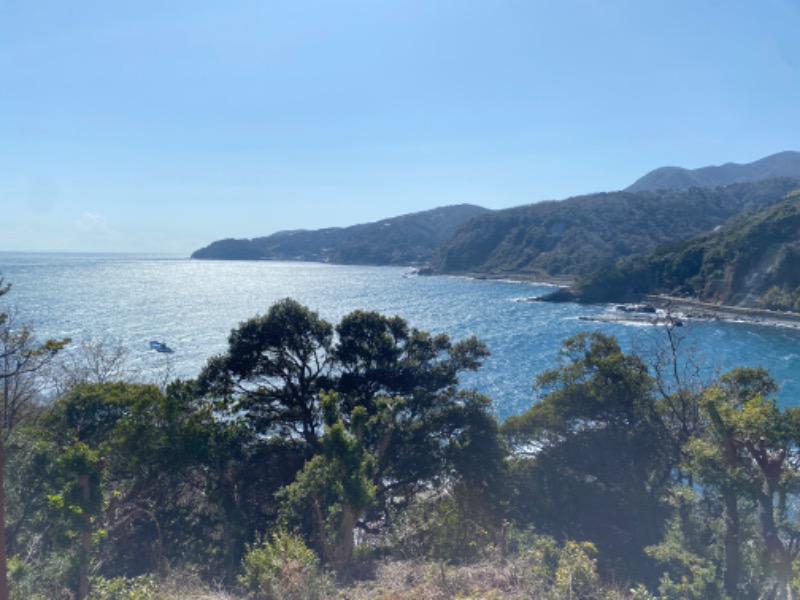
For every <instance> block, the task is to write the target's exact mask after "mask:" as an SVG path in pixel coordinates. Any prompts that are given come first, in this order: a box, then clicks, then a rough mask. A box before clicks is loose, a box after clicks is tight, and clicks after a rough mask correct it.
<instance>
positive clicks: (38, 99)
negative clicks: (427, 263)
mask: <svg viewBox="0 0 800 600" xmlns="http://www.w3.org/2000/svg"><path fill="white" fill-rule="evenodd" d="M798 31H800V1H799V0H758V1H755V0H479V1H477V0H319V1H312V0H281V1H274V0H231V1H223V0H191V1H185V2H183V1H172V0H137V1H135V2H132V1H130V2H129V1H127V0H113V1H109V0H0V250H22V251H26V250H42V251H51V250H55V251H108V252H116V251H148V252H165V253H179V254H186V255H188V254H189V253H190V252H191V251H192V250H195V249H197V248H199V247H202V246H205V245H207V244H208V243H210V242H212V241H214V240H217V239H221V238H226V237H248V238H249V237H256V236H261V235H267V234H270V233H273V232H275V231H278V230H283V229H298V228H309V229H315V228H319V227H327V226H345V225H352V224H355V223H360V222H368V221H373V220H377V219H380V218H385V217H391V216H396V215H399V214H404V213H408V212H413V211H418V210H425V209H429V208H434V207H436V206H443V205H447V204H457V203H462V202H469V203H474V204H479V205H482V206H485V207H489V208H505V207H510V206H517V205H520V204H528V203H532V202H537V201H541V200H546V199H560V198H565V197H568V196H573V195H578V194H583V193H590V192H596V191H609V190H615V189H621V188H624V187H626V186H627V185H629V184H631V183H632V182H633V181H634V180H636V179H637V178H638V177H640V176H641V175H643V174H644V173H646V172H647V171H649V170H651V169H654V168H656V167H660V166H665V165H676V166H683V167H688V168H695V167H701V166H707V165H713V164H721V163H725V162H739V163H742V162H750V161H752V160H756V159H758V158H762V157H764V156H767V155H769V154H773V153H775V152H779V151H783V150H800V142H799V141H798V140H800V44H798V43H797V32H798Z"/></svg>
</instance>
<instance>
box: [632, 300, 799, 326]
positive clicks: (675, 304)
mask: <svg viewBox="0 0 800 600" xmlns="http://www.w3.org/2000/svg"><path fill="white" fill-rule="evenodd" d="M645 301H646V302H650V303H652V304H653V305H654V306H656V307H657V308H660V309H661V310H664V311H667V312H669V313H671V314H676V315H677V314H680V315H682V316H683V317H684V318H686V319H698V320H704V321H734V322H739V323H751V324H755V325H768V326H770V327H786V328H790V329H800V313H795V312H785V311H777V310H767V309H763V308H746V307H742V306H725V305H721V304H711V303H709V302H700V301H699V300H691V299H688V298H676V297H674V296H663V295H658V296H646V297H645Z"/></svg>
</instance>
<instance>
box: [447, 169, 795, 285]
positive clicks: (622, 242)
mask: <svg viewBox="0 0 800 600" xmlns="http://www.w3.org/2000/svg"><path fill="white" fill-rule="evenodd" d="M799 185H800V179H770V180H765V181H759V182H754V183H741V184H734V185H730V186H727V187H724V188H714V189H711V188H692V189H689V190H670V191H645V192H636V193H634V192H610V193H603V194H592V195H588V196H579V197H575V198H569V199H567V200H562V201H559V202H542V203H539V204H531V205H527V206H521V207H517V208H511V209H506V210H499V211H493V212H490V213H486V214H484V215H480V216H478V217H476V218H474V219H472V220H470V221H469V222H467V223H466V224H464V226H463V227H461V229H459V230H458V231H457V232H456V234H455V235H454V236H453V237H452V238H451V239H450V240H449V241H448V242H447V243H446V244H445V245H444V246H443V247H442V250H441V251H440V253H439V254H438V258H437V261H436V263H435V266H436V269H437V271H438V272H441V273H485V274H496V275H504V274H529V275H533V276H537V275H538V276H559V275H561V276H563V275H568V276H579V275H582V274H585V273H588V272H590V271H592V270H594V269H596V268H598V267H599V266H600V265H601V264H604V263H614V262H615V261H616V260H617V259H619V258H620V257H623V256H629V255H635V254H647V253H649V252H652V251H653V250H654V249H655V248H656V247H657V246H658V245H659V244H663V243H666V242H672V241H679V240H687V239H689V238H692V237H694V236H697V235H699V234H701V233H703V232H707V231H711V230H712V229H714V228H715V227H717V226H719V225H722V224H723V223H725V222H726V221H727V220H728V219H729V218H730V217H732V216H733V215H735V214H737V213H739V212H741V211H743V210H747V209H753V208H757V207H760V206H763V205H765V204H769V203H773V202H776V201H778V200H779V199H780V198H782V197H783V196H784V195H785V194H787V193H788V192H790V191H791V190H793V189H795V188H797V187H798V186H799Z"/></svg>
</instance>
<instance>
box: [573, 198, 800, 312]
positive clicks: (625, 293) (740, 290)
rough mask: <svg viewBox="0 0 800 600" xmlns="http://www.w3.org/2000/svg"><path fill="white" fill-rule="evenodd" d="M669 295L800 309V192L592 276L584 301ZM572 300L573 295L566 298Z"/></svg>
mask: <svg viewBox="0 0 800 600" xmlns="http://www.w3.org/2000/svg"><path fill="white" fill-rule="evenodd" d="M640 293H666V294H671V295H675V296H682V297H690V298H694V299H698V300H702V301H705V302H713V303H719V304H725V305H731V306H743V307H752V308H770V309H779V310H800V192H793V193H791V194H789V195H787V196H786V198H785V199H784V200H783V201H781V202H779V203H777V204H774V205H771V206H768V207H766V208H763V209H761V210H759V211H757V212H755V213H748V214H742V215H739V216H737V217H734V218H733V219H731V220H730V222H729V223H728V224H726V225H725V226H723V227H720V228H718V229H717V230H715V231H713V232H710V233H707V234H704V235H701V236H698V237H697V238H694V239H692V240H689V241H686V242H683V243H674V244H668V245H664V246H662V247H660V248H658V249H657V250H656V251H655V252H653V253H652V254H651V255H650V256H648V257H646V258H642V257H636V258H631V259H628V260H623V261H620V262H619V263H618V264H617V265H615V266H613V267H607V268H604V269H599V270H597V271H595V272H593V273H591V274H590V275H588V276H587V277H585V278H584V279H583V280H582V281H581V282H580V283H579V285H578V286H577V289H576V290H574V291H573V293H572V296H573V299H575V298H577V299H580V300H584V301H615V300H623V299H625V298H626V297H629V296H630V295H631V294H640ZM566 297H569V296H566Z"/></svg>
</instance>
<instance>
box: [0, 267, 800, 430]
mask: <svg viewBox="0 0 800 600" xmlns="http://www.w3.org/2000/svg"><path fill="white" fill-rule="evenodd" d="M0 277H2V278H3V279H4V280H5V281H6V282H7V283H9V282H10V283H12V284H13V290H12V292H11V293H10V294H8V295H6V296H5V297H3V299H2V300H0V303H2V305H3V307H4V308H6V309H7V308H9V307H10V308H13V309H14V311H15V312H16V313H17V314H18V315H19V318H20V319H21V320H22V321H24V322H26V323H30V324H31V325H33V327H34V328H35V330H36V332H37V335H38V336H39V337H41V338H46V337H56V338H61V337H70V338H72V339H73V340H76V341H80V340H86V339H91V340H95V341H96V340H106V341H110V342H112V343H114V344H121V345H123V346H125V347H126V348H128V349H129V351H130V352H129V360H131V361H132V362H133V363H135V364H136V366H137V368H138V369H140V370H141V371H143V372H145V373H151V374H154V377H153V379H157V377H158V374H159V373H166V374H168V375H169V376H170V377H181V378H191V377H194V376H196V375H197V374H198V373H199V371H200V369H201V368H202V367H203V365H204V364H205V361H206V360H207V359H208V358H209V357H211V356H213V355H214V354H218V353H221V352H224V351H225V348H226V344H227V337H228V334H229V333H230V331H231V329H233V328H235V327H236V326H237V325H238V324H239V323H240V322H241V321H244V320H246V319H248V318H250V317H252V316H254V315H256V314H263V313H265V312H266V311H267V310H268V309H269V307H270V305H271V304H272V303H274V302H276V301H277V300H280V299H282V298H286V297H291V298H295V299H296V300H298V301H299V302H301V303H303V304H305V305H306V306H308V307H310V308H311V309H313V310H315V311H317V312H319V313H320V315H321V316H322V317H323V318H325V319H327V320H329V321H330V322H332V323H336V322H337V321H338V320H339V319H340V318H341V317H342V316H344V315H345V314H347V313H348V312H350V311H352V310H355V309H366V310H376V311H379V312H381V313H384V314H387V315H400V316H402V317H403V318H405V319H406V320H407V321H408V322H409V323H410V324H411V325H412V326H414V327H417V328H419V329H423V330H428V331H431V332H444V333H448V334H449V335H450V336H451V337H453V338H454V339H461V338H463V337H466V336H470V335H476V336H478V337H479V338H480V339H482V340H483V341H484V342H486V344H487V345H488V347H489V350H490V351H491V353H492V355H491V357H490V358H489V359H488V360H487V361H486V363H485V366H484V367H483V368H482V369H481V370H480V371H478V372H477V373H475V374H470V375H469V376H468V377H466V378H464V379H462V383H463V384H464V385H465V386H470V387H476V388H478V389H479V390H481V391H482V392H485V393H486V394H488V395H490V396H491V397H492V398H493V400H494V403H495V407H496V411H497V413H498V415H499V416H501V417H505V416H507V415H509V414H514V413H519V412H522V411H524V410H525V409H526V408H527V407H529V406H530V405H531V403H533V402H535V400H536V394H535V392H534V391H533V390H532V384H533V383H534V381H535V379H536V376H537V374H539V373H541V372H542V371H544V370H545V369H549V368H552V367H554V366H555V365H556V364H557V358H558V351H559V348H560V346H561V342H562V341H563V340H564V339H566V338H567V337H569V336H571V335H573V334H575V333H577V332H579V331H591V330H601V331H603V332H605V333H609V334H613V335H615V336H617V338H618V339H619V340H620V343H621V344H622V346H623V348H625V349H626V350H628V351H631V350H634V351H637V352H640V353H641V354H642V355H643V356H645V358H648V357H653V356H654V354H655V352H656V349H657V348H658V347H661V346H663V344H664V343H665V342H666V334H665V332H664V330H663V329H662V328H659V327H653V326H645V325H641V324H639V325H636V324H624V323H595V322H588V321H585V320H582V319H581V317H589V316H592V315H596V314H597V313H598V312H602V311H603V310H605V307H602V306H580V305H575V304H549V303H540V302H529V301H527V300H528V299H529V298H531V297H533V296H537V295H540V294H542V293H545V292H547V291H549V290H550V289H552V288H550V287H548V286H546V285H539V284H533V283H520V282H510V281H493V280H474V279H468V278H462V277H416V276H409V272H408V269H404V268H393V267H356V266H336V265H326V264H317V263H299V262H227V261H194V260H189V259H187V258H182V257H173V256H150V255H109V254H21V253H0ZM676 332H679V335H680V336H681V338H682V342H681V353H682V354H683V355H684V356H690V357H692V358H693V360H695V361H697V362H700V363H702V373H703V374H704V376H706V377H710V376H711V375H713V374H714V373H718V372H724V371H726V370H729V369H731V368H733V367H735V366H739V365H746V366H764V367H767V368H769V369H770V371H771V373H772V376H773V377H774V378H775V379H776V380H777V381H778V383H779V384H780V385H781V388H782V389H781V392H780V399H781V401H782V402H784V403H789V404H794V403H796V402H797V400H798V398H800V331H795V330H788V329H777V328H770V327H766V326H757V325H745V324H738V323H720V322H687V323H686V325H685V326H684V327H682V328H680V329H679V330H676ZM150 340H160V341H162V342H164V343H166V344H168V345H169V346H170V347H172V348H173V349H174V350H175V352H174V353H172V354H159V353H157V352H154V351H153V350H151V349H150V345H149V341H150Z"/></svg>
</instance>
